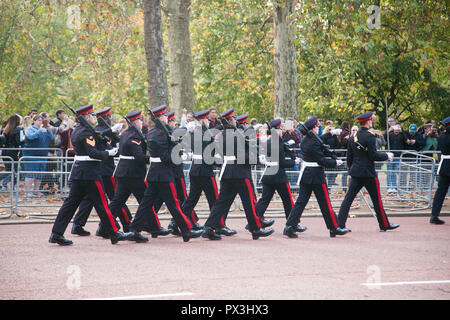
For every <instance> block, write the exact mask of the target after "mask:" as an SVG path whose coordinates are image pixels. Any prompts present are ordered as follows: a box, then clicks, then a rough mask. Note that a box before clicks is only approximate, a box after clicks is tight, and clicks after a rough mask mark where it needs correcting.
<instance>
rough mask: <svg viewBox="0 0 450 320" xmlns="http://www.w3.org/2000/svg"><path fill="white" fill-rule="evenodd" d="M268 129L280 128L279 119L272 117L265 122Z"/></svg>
mask: <svg viewBox="0 0 450 320" xmlns="http://www.w3.org/2000/svg"><path fill="white" fill-rule="evenodd" d="M267 125H268V126H269V129H272V128H274V129H280V128H281V119H274V120H272V121H270V122H268V123H267Z"/></svg>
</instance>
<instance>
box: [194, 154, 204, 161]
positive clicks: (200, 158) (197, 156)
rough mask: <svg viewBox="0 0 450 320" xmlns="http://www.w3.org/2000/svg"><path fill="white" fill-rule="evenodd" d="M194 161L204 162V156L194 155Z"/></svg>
mask: <svg viewBox="0 0 450 320" xmlns="http://www.w3.org/2000/svg"><path fill="white" fill-rule="evenodd" d="M192 159H194V160H202V159H203V156H202V155H201V154H193V155H192Z"/></svg>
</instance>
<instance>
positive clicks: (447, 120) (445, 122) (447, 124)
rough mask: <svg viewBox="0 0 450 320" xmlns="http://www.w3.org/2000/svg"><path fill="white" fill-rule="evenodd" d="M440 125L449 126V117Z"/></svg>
mask: <svg viewBox="0 0 450 320" xmlns="http://www.w3.org/2000/svg"><path fill="white" fill-rule="evenodd" d="M441 123H442V124H443V125H444V126H446V127H448V126H450V117H447V118H445V119H444V120H442V121H441Z"/></svg>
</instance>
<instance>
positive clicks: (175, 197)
mask: <svg viewBox="0 0 450 320" xmlns="http://www.w3.org/2000/svg"><path fill="white" fill-rule="evenodd" d="M169 185H170V190H172V196H173V199H174V200H175V205H176V207H177V209H178V210H179V211H180V213H181V217H182V218H183V220H184V222H186V225H187V226H188V228H189V230H190V229H192V225H191V223H190V222H189V220H188V219H187V218H186V216H185V215H184V213H183V210H181V207H180V202H179V201H178V198H177V190H176V189H175V186H174V185H173V182H169Z"/></svg>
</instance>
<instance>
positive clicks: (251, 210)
mask: <svg viewBox="0 0 450 320" xmlns="http://www.w3.org/2000/svg"><path fill="white" fill-rule="evenodd" d="M237 194H239V197H240V198H241V201H242V204H243V206H244V211H245V216H246V217H247V221H248V224H249V227H250V231H254V230H257V229H259V228H261V220H260V218H259V217H258V215H257V214H256V208H255V207H256V198H255V192H254V188H253V184H252V183H251V182H250V179H223V180H222V181H221V183H220V193H219V198H218V199H217V200H216V203H215V204H214V207H213V209H212V210H211V214H210V215H209V217H208V220H206V223H205V226H206V227H211V228H215V229H217V228H220V227H223V226H224V225H225V220H226V217H227V215H228V212H229V210H230V207H231V205H232V204H233V201H234V199H235V198H236V195H237Z"/></svg>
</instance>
